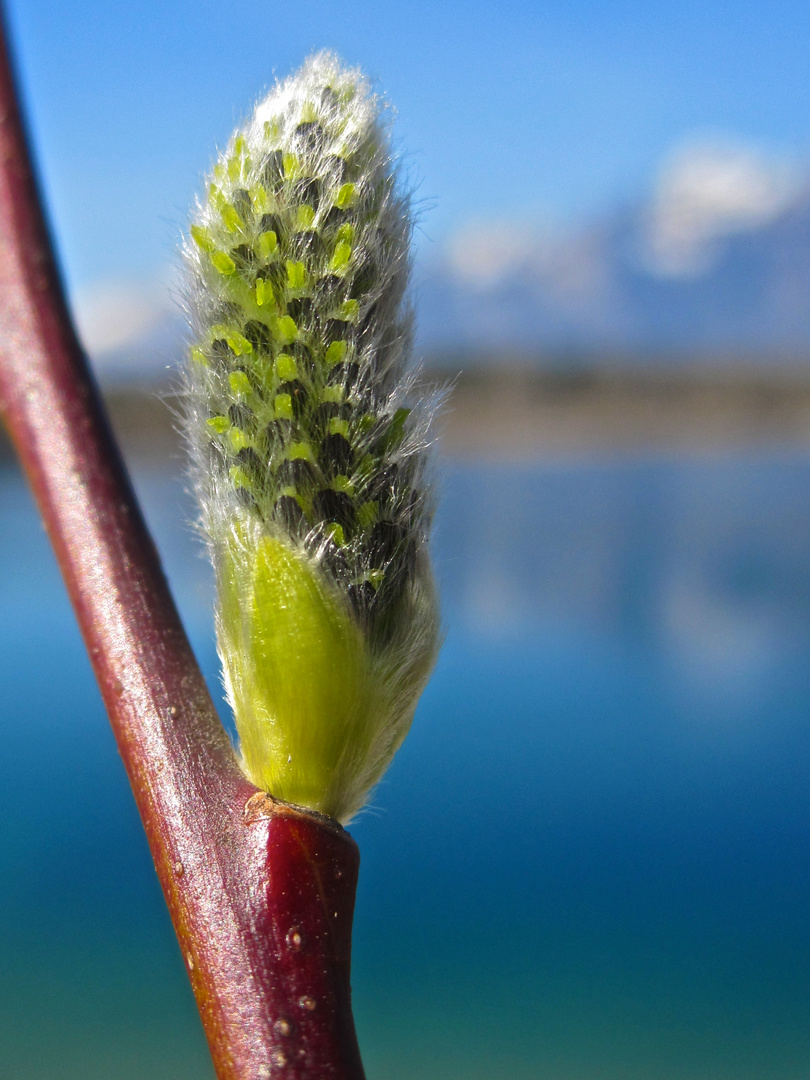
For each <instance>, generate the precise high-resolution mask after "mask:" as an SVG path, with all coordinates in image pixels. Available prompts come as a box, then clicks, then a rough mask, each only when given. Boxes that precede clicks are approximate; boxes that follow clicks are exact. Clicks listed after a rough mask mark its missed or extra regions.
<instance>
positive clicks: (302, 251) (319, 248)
mask: <svg viewBox="0 0 810 1080" xmlns="http://www.w3.org/2000/svg"><path fill="white" fill-rule="evenodd" d="M290 247H291V248H292V252H293V255H295V257H296V258H297V259H310V260H316V259H321V258H323V256H324V255H325V254H326V245H325V244H324V242H323V237H322V236H321V234H320V233H318V232H315V231H314V229H309V230H307V231H306V232H300V233H296V234H295V236H293V238H292V240H291V242H290Z"/></svg>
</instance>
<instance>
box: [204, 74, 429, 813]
mask: <svg viewBox="0 0 810 1080" xmlns="http://www.w3.org/2000/svg"><path fill="white" fill-rule="evenodd" d="M382 109H383V106H382V103H381V102H380V100H379V99H378V97H377V96H375V95H374V94H373V93H372V92H371V89H370V87H369V84H368V82H367V80H366V79H365V78H364V77H363V76H362V74H361V73H360V72H359V71H357V70H353V69H347V68H345V67H343V66H342V64H341V63H340V61H339V60H338V59H337V58H336V57H335V56H333V55H331V54H329V53H321V54H319V55H317V56H314V57H312V58H310V59H309V60H308V61H307V62H306V63H305V65H304V66H303V68H302V69H301V70H300V72H298V73H297V74H296V75H294V76H292V77H291V78H289V79H287V80H286V81H285V82H283V83H281V84H279V85H277V86H276V87H275V88H274V90H273V91H272V92H271V93H270V94H269V96H268V97H267V98H266V99H265V100H263V101H261V102H260V103H259V104H258V105H257V107H256V109H255V111H254V114H253V116H252V118H251V120H250V121H249V123H248V124H247V125H246V126H245V128H244V130H242V131H238V132H237V133H236V134H235V135H234V136H233V138H232V139H231V141H230V143H229V145H228V147H227V149H226V151H225V152H224V154H223V155H222V156H221V158H220V160H219V161H218V163H217V165H216V166H215V168H214V170H213V174H212V176H211V177H210V181H209V187H208V193H207V197H206V198H205V199H204V200H203V201H201V202H200V203H199V204H198V207H197V211H196V214H195V220H194V223H193V224H192V226H191V230H190V238H189V240H188V242H187V243H186V245H185V256H186V265H187V267H188V274H187V281H188V285H187V303H188V309H189V313H190V322H191V328H192V334H193V345H192V347H191V350H190V360H189V364H188V374H187V380H186V381H187V392H186V402H187V407H186V419H187V430H188V435H189V441H190V443H191V445H192V450H193V457H194V463H195V482H196V487H197V491H198V495H199V499H200V505H201V511H202V521H203V525H204V528H205V530H206V532H207V534H208V536H209V538H210V542H211V546H212V552H213V556H214V561H215V565H216V566H217V573H218V578H220V579H221V577H222V574H223V573H224V572H225V571H223V566H224V565H225V564H226V562H227V565H228V566H229V567H230V566H231V563H230V562H228V561H227V560H225V559H224V557H223V555H222V552H223V550H224V549H225V548H227V549H228V550H229V552H230V555H229V559H230V558H231V557H232V554H233V551H234V550H236V549H238V548H243V549H244V551H245V558H246V559H249V558H250V557H251V551H253V550H254V549H255V547H256V545H257V544H258V543H260V542H261V540H262V538H266V537H272V538H274V539H276V540H278V541H280V542H281V543H283V544H284V545H286V547H287V548H289V550H291V551H293V552H295V553H296V555H297V557H299V558H300V559H301V560H303V561H304V562H305V563H306V566H307V567H308V568H309V570H310V571H311V572H313V573H315V574H316V575H318V580H319V581H321V582H322V583H323V584H324V587H325V588H326V589H327V590H328V591H329V592H330V595H334V597H336V598H337V602H339V603H340V604H342V605H343V608H344V609H345V612H346V614H347V617H350V619H351V621H352V624H353V625H354V626H356V627H357V628H359V631H360V633H361V634H362V637H363V641H364V643H365V645H364V648H365V650H366V653H367V659H368V663H367V665H366V669H367V670H366V669H364V670H366V677H367V681H370V683H372V684H373V693H372V696H374V697H375V703H374V704H373V709H372V711H374V710H376V712H377V714H379V717H380V720H379V722H378V723H377V725H376V729H375V731H374V732H373V733H372V734H371V735H369V736H368V737H367V738H364V740H362V741H363V742H364V744H368V745H363V746H360V747H358V746H354V747H353V746H351V745H350V741H349V742H347V745H346V746H345V747H344V748H343V749H342V750H341V752H340V755H339V756H340V770H339V771H341V773H344V772H346V773H348V772H351V773H352V779H351V781H350V782H349V781H347V780H345V778H344V780H343V781H341V783H342V784H343V786H344V787H345V786H346V785H347V784H348V785H349V786H350V787H351V788H352V790H351V792H349V793H345V792H344V793H342V794H341V796H340V798H339V799H338V801H339V802H340V810H341V813H340V814H337V813H336V816H345V815H346V814H349V813H353V812H354V811H355V810H356V809H357V808H358V806H359V805H361V804H362V801H363V800H364V798H365V796H366V793H367V791H368V789H369V788H370V786H371V785H372V784H374V783H375V782H376V780H377V779H379V776H380V775H381V773H382V771H383V769H384V768H385V766H386V765H387V763H388V761H389V760H390V757H391V755H392V754H393V752H394V750H395V749H396V747H397V746H398V745H399V743H400V742H401V740H402V738H403V737H404V735H405V733H406V731H407V728H408V726H409V724H410V720H411V715H412V713H413V708H414V706H415V703H416V700H417V698H418V696H419V693H420V692H421V689H422V687H423V685H424V682H425V680H426V678H427V674H428V673H429V670H430V668H431V666H432V663H433V660H434V658H435V652H436V647H437V645H436V643H437V625H438V618H437V609H436V600H435V593H434V588H433V583H432V576H431V570H430V565H429V559H428V554H427V546H426V545H427V539H428V532H429V528H430V522H431V517H432V500H431V497H430V485H429V483H428V481H427V479H426V463H427V451H428V449H429V444H430V424H431V420H432V416H433V412H434V411H435V404H434V402H433V401H432V400H431V399H430V398H428V399H427V400H425V399H423V398H420V395H419V394H418V392H417V390H416V381H415V374H414V372H413V369H412V367H411V349H412V337H413V317H412V312H411V309H410V306H409V304H408V302H407V299H406V287H407V283H408V275H409V270H410V255H409V243H410V238H411V231H412V219H411V213H410V197H409V194H408V193H407V192H406V191H403V189H402V186H401V184H400V183H399V179H398V172H397V168H396V164H395V162H394V161H393V159H392V154H391V149H390V142H389V137H388V131H387V126H386V124H385V123H384V121H383V118H382ZM228 573H231V576H233V575H232V572H231V570H228ZM246 602H252V601H250V598H246ZM223 610H224V609H222V607H221V610H220V615H219V626H218V630H219V643H220V652H221V654H222V659H223V665H224V669H225V679H226V685H228V687H229V693H230V696H231V698H232V705H233V706H234V710H235V713H236V719H237V726H239V722H240V717H239V712H240V709H241V710H242V711H243V712H244V710H245V708H251V706H250V705H249V704H246V702H245V701H242V700H241V699H244V698H246V697H247V696H248V692H247V689H244V688H243V689H242V690H239V689H236V687H237V684H239V686H241V684H242V683H243V682H244V678H245V677H244V672H243V671H242V672H240V671H238V670H236V669H237V668H238V666H239V660H238V658H235V657H233V656H230V655H227V652H228V649H227V648H226V647H225V645H224V644H223V643H224V642H225V640H226V639H228V640H230V637H229V631H228V628H227V627H224V626H223V622H222V620H223V617H224V616H223V613H222V612H223ZM230 636H231V637H232V636H233V635H232V634H231V635H230ZM364 693H366V696H367V694H368V691H367V690H366V691H364ZM370 707H371V706H370ZM268 722H269V723H270V726H271V727H272V726H273V725H276V724H277V723H278V722H280V721H278V719H277V718H275V717H270V720H269V721H268ZM240 731H241V729H240ZM254 771H255V770H254Z"/></svg>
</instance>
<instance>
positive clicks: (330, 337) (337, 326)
mask: <svg viewBox="0 0 810 1080" xmlns="http://www.w3.org/2000/svg"><path fill="white" fill-rule="evenodd" d="M351 329H352V327H351V323H347V322H346V321H345V320H343V319H327V320H326V325H325V326H324V328H323V336H324V338H325V340H326V341H328V342H332V341H344V340H345V339H346V338H347V337H348V336H349V334H350V333H351Z"/></svg>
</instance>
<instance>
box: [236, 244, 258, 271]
mask: <svg viewBox="0 0 810 1080" xmlns="http://www.w3.org/2000/svg"><path fill="white" fill-rule="evenodd" d="M231 258H232V259H233V261H234V262H235V263H236V265H237V267H238V269H240V270H244V269H246V267H248V266H252V265H253V263H254V262H255V261H256V256H255V255H254V254H253V249H252V248H251V246H250V244H240V245H239V247H235V248H233V249H232V250H231Z"/></svg>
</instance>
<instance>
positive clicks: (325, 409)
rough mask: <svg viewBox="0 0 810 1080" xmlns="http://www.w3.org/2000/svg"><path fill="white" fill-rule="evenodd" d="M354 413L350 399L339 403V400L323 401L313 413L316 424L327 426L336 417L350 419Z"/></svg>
mask: <svg viewBox="0 0 810 1080" xmlns="http://www.w3.org/2000/svg"><path fill="white" fill-rule="evenodd" d="M351 415H352V407H351V404H350V403H349V402H348V401H344V402H341V403H340V404H338V402H337V401H322V402H321V403H320V405H319V406H318V407H317V409H316V410H315V412H314V413H313V416H312V419H313V421H314V423H315V424H316V426H319V427H322V428H325V427H326V425H327V424H328V423H329V421H330V420H332V419H333V418H334V417H336V416H337V417H340V419H341V420H348V419H349V417H350V416H351Z"/></svg>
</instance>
